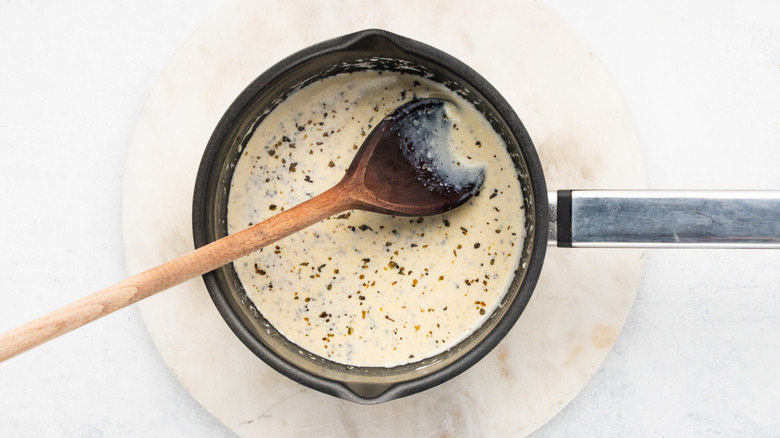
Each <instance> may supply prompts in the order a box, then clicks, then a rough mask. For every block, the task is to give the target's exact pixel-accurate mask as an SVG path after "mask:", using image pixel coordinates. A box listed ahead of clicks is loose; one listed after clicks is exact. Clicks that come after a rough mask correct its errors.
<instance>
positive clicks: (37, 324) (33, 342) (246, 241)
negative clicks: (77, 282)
mask: <svg viewBox="0 0 780 438" xmlns="http://www.w3.org/2000/svg"><path fill="white" fill-rule="evenodd" d="M352 205H353V203H352V201H351V198H350V196H349V195H348V193H347V192H346V191H345V190H343V189H342V187H341V185H337V186H335V187H333V188H332V189H330V190H328V191H326V192H324V193H322V194H321V195H319V196H316V197H314V198H312V199H310V200H308V201H306V202H304V203H302V204H300V205H297V206H295V207H293V208H291V209H289V210H287V211H284V212H282V213H280V214H278V215H276V216H274V217H272V218H270V219H268V220H266V221H263V222H261V223H259V224H256V225H253V226H252V227H249V228H247V229H245V230H243V231H241V232H238V233H235V234H232V235H230V236H227V237H224V238H222V239H219V240H217V241H215V242H212V243H210V244H208V245H205V246H203V247H201V248H198V249H196V250H194V251H192V252H190V253H188V254H185V255H183V256H181V257H179V258H176V259H174V260H171V261H169V262H167V263H164V264H162V265H160V266H157V267H154V268H151V269H149V270H148V271H144V272H142V273H140V274H138V275H135V276H133V277H130V278H127V279H125V280H123V281H120V282H119V283H116V284H114V285H113V286H109V287H107V288H105V289H102V290H100V291H98V292H95V293H93V294H92V295H89V296H87V297H84V298H82V299H80V300H78V301H76V302H74V303H72V304H69V305H67V306H65V307H62V308H60V309H58V310H55V311H53V312H51V313H49V314H47V315H44V316H42V317H40V318H38V319H35V320H33V321H30V322H28V323H26V324H24V325H22V326H19V327H17V328H15V329H13V330H10V331H8V332H6V333H3V334H2V335H0V362H2V361H4V360H6V359H10V358H12V357H14V356H16V355H17V354H20V353H22V352H24V351H27V350H29V349H31V348H33V347H36V346H38V345H40V344H43V343H44V342H47V341H50V340H52V339H54V338H56V337H58V336H60V335H63V334H65V333H67V332H69V331H71V330H73V329H75V328H78V327H81V326H82V325H85V324H87V323H89V322H92V321H94V320H96V319H98V318H101V317H103V316H105V315H108V314H109V313H112V312H114V311H116V310H119V309H121V308H123V307H125V306H128V305H130V304H133V303H136V302H138V301H140V300H142V299H144V298H147V297H149V296H151V295H154V294H155V293H157V292H160V291H163V290H165V289H168V288H170V287H173V286H176V285H177V284H180V283H183V282H185V281H187V280H190V279H192V278H195V277H197V276H199V275H203V274H205V273H206V272H209V271H212V270H214V269H216V268H218V267H220V266H222V265H225V264H227V263H230V262H232V261H233V260H236V259H238V258H240V257H243V256H245V255H248V254H250V253H252V252H254V251H257V250H258V249H260V248H262V247H264V246H266V245H268V244H270V243H273V242H275V241H277V240H279V239H282V238H284V237H286V236H288V235H290V234H293V233H295V232H296V231H299V230H302V229H303V228H306V227H308V226H309V225H312V224H314V223H316V222H319V221H321V220H322V219H324V218H326V217H329V216H332V215H334V214H336V213H340V212H342V211H344V210H347V209H350V208H351V207H352Z"/></svg>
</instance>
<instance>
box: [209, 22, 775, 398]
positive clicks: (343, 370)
mask: <svg viewBox="0 0 780 438" xmlns="http://www.w3.org/2000/svg"><path fill="white" fill-rule="evenodd" d="M366 69H372V70H390V71H397V72H407V73H413V74H418V75H424V76H427V77H429V78H431V79H433V80H434V81H436V82H439V83H441V84H444V85H445V86H447V87H449V88H450V89H452V90H453V91H456V92H458V93H459V94H460V95H462V96H464V97H465V98H466V99H468V100H469V101H470V102H471V103H472V104H473V105H474V106H475V107H476V108H477V109H478V110H479V111H481V112H482V113H483V114H484V115H485V116H486V118H487V120H488V121H489V122H490V123H491V124H492V126H493V128H494V130H495V131H496V132H497V133H499V134H500V135H501V137H502V138H503V139H504V141H505V143H506V145H507V148H508V149H509V152H510V155H511V156H512V159H513V160H514V165H515V167H516V170H517V174H518V178H519V180H520V185H521V187H522V190H523V207H524V208H523V209H522V210H520V208H519V206H518V211H523V212H524V214H525V215H526V217H525V226H526V236H527V237H526V239H525V242H524V245H523V248H522V254H521V260H520V262H519V264H518V266H517V268H516V270H515V273H514V280H513V282H512V283H511V286H510V288H509V290H508V292H507V293H506V295H505V297H504V298H503V301H502V303H501V305H499V306H498V308H497V310H496V311H495V312H494V314H493V315H491V317H490V318H489V319H488V320H487V322H486V323H485V324H484V325H482V326H481V327H480V328H479V329H478V330H476V331H475V332H474V333H472V334H471V335H470V336H469V337H468V338H466V339H465V340H463V341H462V342H460V343H459V344H457V345H455V346H454V347H452V348H450V349H449V350H447V351H445V352H443V353H440V354H438V355H436V356H434V357H431V358H428V359H424V360H420V361H417V362H413V363H409V364H406V365H403V366H397V367H393V368H380V367H350V366H345V365H342V364H339V363H335V362H332V361H329V360H327V359H325V358H323V357H320V356H317V355H315V354H313V353H308V352H303V351H301V349H300V348H299V347H297V346H296V345H294V344H292V343H291V342H289V341H288V340H287V339H285V338H284V337H283V336H281V335H280V334H279V333H278V332H277V331H276V329H274V327H273V326H272V325H271V324H269V323H268V321H266V320H265V319H264V318H263V314H262V309H258V308H257V307H255V305H254V304H253V303H252V302H251V300H250V299H249V298H248V297H247V295H246V292H245V291H244V290H243V288H242V286H241V283H240V282H239V280H238V278H237V275H236V273H235V271H234V270H233V267H232V264H230V265H226V266H224V267H222V268H220V269H217V270H215V271H212V272H210V273H208V274H206V275H204V276H203V278H204V280H205V283H206V286H207V288H208V290H209V293H210V294H211V297H212V299H213V301H214V303H215V305H216V307H217V309H218V310H219V312H220V313H221V315H222V317H223V318H224V319H225V321H226V322H227V324H228V325H229V326H230V328H231V329H232V330H233V331H234V332H235V334H236V336H238V338H239V339H240V340H241V341H242V342H243V343H244V344H245V345H246V346H247V347H248V348H249V349H250V350H251V351H252V352H254V353H255V354H256V355H257V356H258V357H260V358H261V359H262V360H263V361H265V362H266V363H267V364H268V365H270V366H271V367H273V368H274V369H276V370H277V371H279V372H280V373H282V374H284V375H286V376H287V377H289V378H291V379H293V380H295V381H297V382H300V383H302V384H304V385H306V386H308V387H311V388H314V389H316V390H318V391H321V392H323V393H327V394H330V395H333V396H336V397H340V398H342V399H345V400H349V401H352V402H356V403H361V404H376V403H382V402H386V401H389V400H393V399H396V398H399V397H404V396H407V395H410V394H414V393H417V392H420V391H423V390H426V389H428V388H431V387H433V386H435V385H438V384H440V383H442V382H444V381H446V380H448V379H451V378H453V377H455V376H456V375H458V374H460V373H462V372H463V371H465V370H466V369H468V368H469V367H470V366H472V365H474V364H475V363H476V362H477V361H479V360H480V359H481V358H482V357H484V356H485V355H486V354H487V353H488V352H490V351H491V350H492V349H493V348H494V347H495V346H496V345H497V344H498V342H499V341H501V339H502V338H503V337H504V336H505V335H506V334H507V332H508V331H509V330H510V328H511V327H512V326H513V325H514V323H515V321H517V319H518V317H519V316H520V314H521V313H522V312H523V310H524V308H525V307H526V305H527V303H528V301H529V299H530V297H531V294H532V293H533V290H534V287H535V285H536V282H537V280H538V278H539V274H540V272H541V269H542V263H543V261H544V256H545V251H546V247H547V244H548V230H552V231H553V233H551V236H552V237H553V238H555V239H557V241H558V245H559V246H578V245H580V244H581V245H584V246H588V245H590V244H593V243H595V244H597V246H618V245H619V244H621V243H627V244H629V245H631V246H665V245H666V244H672V245H681V244H682V245H685V244H686V243H696V242H702V241H707V242H709V243H712V244H714V245H720V246H729V245H731V244H733V243H734V242H737V243H739V242H743V240H740V239H742V237H744V238H746V239H748V243H747V244H744V245H742V246H752V243H750V242H758V244H759V245H761V244H762V243H769V244H770V246H771V245H774V246H778V245H780V225H778V221H776V220H775V218H777V217H779V216H780V207H779V206H780V201H778V199H777V198H780V196H778V195H777V193H773V194H772V195H771V196H766V195H765V194H756V193H753V194H751V195H749V196H746V198H748V199H747V201H744V202H742V203H741V204H740V203H739V202H737V203H736V204H735V203H734V200H733V199H731V198H732V196H730V195H728V194H727V195H724V194H722V193H715V194H709V195H708V196H704V197H701V196H696V195H691V194H684V195H682V196H680V194H679V193H676V194H663V193H661V194H659V193H647V192H634V193H629V192H614V193H612V194H606V195H605V194H603V193H599V192H578V191H562V192H559V193H558V196H557V200H556V197H555V196H553V199H554V200H556V202H553V203H550V202H549V201H548V192H547V187H546V185H545V179H544V175H543V173H542V167H541V164H540V162H539V157H538V154H537V152H536V150H535V148H534V145H533V143H532V142H531V138H530V137H529V135H528V133H527V132H526V129H525V128H524V127H523V124H522V123H521V122H520V119H519V118H518V117H517V115H516V114H515V112H514V111H513V109H512V108H511V107H510V106H509V105H508V104H507V102H506V101H505V100H504V98H502V97H501V95H499V93H498V92H497V91H496V90H495V89H494V88H493V87H492V86H491V85H490V84H489V83H488V82H487V81H486V80H485V79H484V78H482V77H481V76H480V75H479V74H477V73H476V72H475V71H474V70H472V69H471V68H469V67H468V66H466V65H465V64H463V63H462V62H460V61H458V60H457V59H455V58H453V57H452V56H449V55H447V54H446V53H443V52H441V51H440V50H437V49H435V48H433V47H430V46H427V45H425V44H422V43H420V42H417V41H413V40H410V39H408V38H404V37H401V36H398V35H395V34H392V33H389V32H385V31H381V30H367V31H362V32H358V33H354V34H351V35H346V36H343V37H340V38H336V39H333V40H329V41H326V42H323V43H320V44H317V45H314V46H312V47H309V48H306V49H304V50H302V51H300V52H298V53H295V54H293V55H291V56H289V57H288V58H286V59H284V60H282V61H281V62H279V63H278V64H276V65H274V66H273V67H271V68H270V69H269V70H268V71H266V72H264V73H263V74H261V75H260V76H259V77H258V78H257V79H256V80H254V81H253V82H252V83H251V84H250V85H249V86H248V87H247V88H246V89H245V90H244V91H243V92H242V93H241V94H240V95H239V96H238V97H237V98H236V100H235V101H234V102H233V104H232V105H231V106H230V107H229V109H228V110H227V112H226V113H225V115H224V116H223V117H222V119H221V120H220V122H219V123H218V125H217V127H216V129H215V130H214V133H213V135H212V137H211V139H210V140H209V143H208V145H207V147H206V151H205V153H204V155H203V158H202V161H201V164H200V169H199V171H198V175H197V180H196V183H195V193H194V202H193V233H194V239H195V244H196V246H198V247H200V246H203V245H205V244H207V243H209V242H212V241H214V240H217V239H219V238H221V237H223V236H225V235H227V224H226V222H227V220H226V210H227V200H228V192H229V188H230V181H231V178H232V172H233V169H234V164H235V163H236V162H237V161H238V158H239V156H240V151H241V150H242V149H243V144H242V142H245V141H247V140H246V139H247V138H248V137H249V136H248V135H246V134H248V133H249V132H251V129H252V127H253V126H255V125H256V124H257V123H258V122H259V121H260V120H262V118H263V117H264V114H267V110H269V109H271V108H273V107H274V106H275V105H277V104H278V103H279V102H280V101H282V100H283V99H284V98H285V97H286V96H287V95H289V94H290V93H292V92H293V91H294V90H295V89H298V88H300V87H301V86H302V85H306V84H308V83H312V82H314V81H317V80H320V79H323V78H325V77H329V76H332V75H337V74H340V73H346V72H353V71H360V70H366ZM680 206H682V207H683V208H682V210H683V213H679V214H678V213H675V211H677V210H675V208H677V207H680ZM551 207H552V208H551ZM672 207H674V208H672ZM746 208H747V209H751V213H748V214H747V215H744V214H742V215H737V220H735V221H733V223H732V224H731V225H729V227H728V228H727V229H719V228H717V227H715V226H713V224H714V223H716V222H718V220H719V218H720V216H718V215H721V213H722V212H723V211H726V212H727V213H728V212H729V211H732V210H740V211H743V210H744V209H746ZM678 210H679V208H678ZM551 211H552V213H551ZM648 211H653V212H655V213H656V215H655V216H653V215H649V214H648ZM556 212H557V213H556ZM702 212H707V214H702ZM675 215H678V216H675ZM746 217H758V218H759V219H758V220H757V221H753V222H751V221H750V220H746V219H745V218H746ZM658 218H662V220H660V221H659V220H658ZM670 219H671V220H670ZM681 223H682V224H683V225H682V226H680V224H681ZM734 223H736V224H737V225H739V226H741V227H742V228H741V230H737V231H735V230H734V228H735V226H734ZM550 224H553V226H550ZM669 224H671V225H669ZM762 226H763V227H765V228H764V229H761V227H762ZM766 227H768V228H766ZM757 229H760V232H759V234H761V236H759V237H758V238H757V237H756V230H757ZM713 230H714V231H713ZM740 233H742V235H744V236H742V237H740V236H741V235H740ZM724 236H725V237H724ZM762 236H763V237H762ZM766 236H770V237H766ZM648 237H650V238H649V239H648ZM761 239H764V240H761ZM642 242H645V243H647V242H649V243H648V244H644V245H638V243H642Z"/></svg>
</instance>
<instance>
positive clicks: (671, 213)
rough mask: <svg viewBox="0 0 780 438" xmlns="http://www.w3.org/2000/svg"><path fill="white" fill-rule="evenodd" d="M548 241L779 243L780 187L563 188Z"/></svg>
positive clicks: (556, 196) (553, 199)
mask: <svg viewBox="0 0 780 438" xmlns="http://www.w3.org/2000/svg"><path fill="white" fill-rule="evenodd" d="M550 218H551V219H550V239H549V242H548V243H549V244H552V245H557V246H559V247H577V248H580V247H583V248H605V247H612V248H615V247H617V248H780V191H770V190H766V191H682V190H559V191H558V192H557V193H555V192H551V193H550Z"/></svg>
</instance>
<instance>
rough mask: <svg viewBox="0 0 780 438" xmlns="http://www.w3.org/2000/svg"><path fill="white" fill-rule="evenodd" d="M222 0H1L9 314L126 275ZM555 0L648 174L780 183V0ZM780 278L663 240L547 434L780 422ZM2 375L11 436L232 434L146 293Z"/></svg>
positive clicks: (0, 130) (706, 183) (721, 182)
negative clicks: (138, 213)
mask: <svg viewBox="0 0 780 438" xmlns="http://www.w3.org/2000/svg"><path fill="white" fill-rule="evenodd" d="M220 3H221V2H218V1H200V2H192V1H187V2H184V1H178V0H177V1H166V2H133V3H132V4H128V5H124V6H115V5H109V4H105V3H104V2H96V1H83V2H81V3H79V4H58V3H46V4H44V3H43V2H40V4H36V2H26V3H22V2H5V3H2V4H0V57H1V58H2V65H3V67H1V68H0V144H2V145H3V146H2V149H0V150H2V151H3V152H4V156H3V158H2V160H0V187H4V190H1V191H0V205H3V206H4V209H3V211H4V212H5V214H3V215H2V218H1V219H0V230H2V231H0V244H2V246H3V248H4V250H5V251H4V252H3V255H2V259H0V262H2V265H3V266H5V269H4V270H3V277H4V278H5V279H6V285H5V287H4V288H2V291H0V331H5V330H7V329H10V328H13V327H15V326H17V325H19V324H21V323H23V322H26V321H27V320H30V319H32V318H34V317H36V316H39V315H40V314H42V313H44V312H46V311H49V310H53V309H54V308H56V307H59V306H61V305H64V304H67V303H69V302H71V301H73V300H75V299H77V298H79V297H81V296H84V295H86V294H87V293H89V292H92V291H94V290H97V289H99V288H101V287H103V286H106V285H108V284H111V283H113V282H115V281H118V280H120V279H122V278H124V276H125V275H126V272H125V267H124V260H123V252H122V242H121V238H120V221H119V218H120V192H121V185H122V172H123V166H124V159H125V152H126V149H127V145H128V143H129V141H130V137H131V135H132V131H133V128H134V126H135V122H136V119H137V117H138V115H139V113H140V111H141V108H142V107H143V104H144V102H145V100H146V97H147V96H148V94H149V93H150V91H151V89H152V87H153V86H154V84H155V81H156V79H157V77H158V76H159V75H160V73H161V72H162V70H163V69H164V68H165V65H166V63H167V62H168V60H169V59H170V58H171V57H172V56H173V54H174V53H175V52H176V50H177V48H178V47H179V46H180V45H181V44H182V42H183V41H184V40H185V39H186V38H187V37H188V36H189V35H190V34H191V33H192V32H193V31H194V30H195V29H196V28H197V26H198V25H199V24H200V23H201V22H202V21H203V20H204V19H206V18H207V17H208V16H209V15H210V14H211V13H213V11H215V10H216V9H217V8H218V7H219V6H220ZM547 3H548V4H549V5H550V6H552V7H553V8H554V9H555V10H556V11H558V13H560V14H561V15H562V16H563V17H564V18H565V19H566V20H567V21H569V22H570V23H571V25H572V26H573V27H574V28H575V29H576V30H577V31H578V32H579V33H580V34H581V35H582V36H583V38H584V39H585V40H586V41H587V42H588V43H589V44H590V45H591V46H592V48H593V51H594V54H595V55H596V56H598V57H599V58H600V59H601V61H602V62H603V63H604V65H605V66H606V68H607V69H608V70H609V71H610V72H611V74H612V75H613V76H614V79H615V82H616V83H617V86H618V87H619V88H620V90H621V91H622V93H623V96H624V99H625V101H626V103H627V105H628V107H629V110H630V111H631V113H632V115H633V118H634V123H635V125H636V128H637V131H638V133H639V137H640V143H641V145H642V150H643V153H644V158H645V162H646V165H647V173H648V177H649V185H650V187H652V188H725V189H740V188H750V189H780V173H778V171H777V168H778V164H780V106H778V105H777V102H778V98H780V22H778V20H777V18H778V17H780V4H778V3H775V2H766V1H760V0H754V1H750V2H744V3H740V4H738V5H737V4H734V2H729V1H718V2H712V1H686V2H675V1H667V0H664V1H660V2H652V3H648V2H620V3H615V2H608V1H602V0H598V1H591V2H577V1H572V0H551V1H548V2H547ZM448 4H449V3H448ZM507 47H510V45H509V44H507ZM508 53H509V55H510V56H511V50H508ZM149 214H154V212H151V211H150V212H149ZM778 289H780V251H760V250H749V251H748V250H741V251H740V250H730V251H726V250H718V251H699V250H677V251H661V250H658V251H649V252H648V253H647V255H646V262H645V271H644V276H643V280H642V283H641V286H640V289H639V292H638V296H637V300H636V302H635V305H634V308H633V310H632V312H631V314H630V315H629V319H628V321H627V323H626V325H625V328H624V330H623V332H622V333H621V335H620V337H619V338H618V341H617V344H616V346H615V348H614V350H613V351H612V352H611V353H610V354H609V356H608V357H607V359H606V361H605V362H604V364H603V366H602V367H601V369H600V370H599V371H598V372H597V373H596V375H595V376H594V377H593V379H592V380H591V382H590V383H589V384H588V385H587V386H586V387H585V389H584V390H583V392H582V393H581V394H580V395H579V396H578V397H577V398H575V400H574V401H573V402H572V403H571V404H570V405H569V406H567V407H566V408H565V409H564V410H563V412H561V414H559V415H558V416H557V417H555V418H554V419H553V420H551V421H550V422H549V423H548V424H547V425H545V426H543V427H542V428H541V429H540V430H539V431H537V433H536V435H537V436H572V435H577V436H604V435H612V436H625V435H630V436H667V435H671V436H686V435H688V436H691V435H697V436H699V435H716V434H726V435H742V436H771V435H773V434H776V433H778V431H779V430H780V417H778V415H777V411H778V409H780V380H778V379H777V371H776V370H777V369H778V368H779V367H780V347H779V346H778V344H777V338H778V337H780V294H778V292H780V290H778ZM0 388H2V390H1V391H0V394H2V395H0V411H2V412H3V413H4V415H2V416H0V435H2V436H192V437H197V436H204V437H206V436H208V437H213V436H233V435H232V433H231V432H230V431H229V430H227V429H226V428H225V427H224V426H222V425H221V424H220V423H219V422H218V421H217V420H215V419H214V418H213V417H211V415H210V414H208V413H207V412H206V411H205V410H204V409H203V408H201V407H200V405H199V404H198V403H197V402H196V401H195V400H193V399H192V397H191V396H190V395H189V394H188V393H187V392H186V391H185V390H184V389H183V388H182V386H181V385H180V384H179V382H178V381H177V380H176V379H175V378H174V377H173V376H172V375H171V373H170V372H169V371H168V370H167V369H166V366H165V364H164V363H163V362H162V360H161V359H160V358H159V356H158V354H157V352H156V350H155V349H154V347H153V346H152V344H151V341H150V339H149V337H148V335H147V333H146V331H145V328H144V326H143V324H142V322H141V319H140V317H139V315H138V312H137V310H136V309H135V308H129V309H124V310H121V311H119V312H117V313H115V314H113V315H110V316H108V317H106V318H104V319H102V320H101V321H98V322H96V323H93V324H92V325H90V326H87V327H84V328H81V329H78V330H77V331H74V332H73V333H70V334H68V335H66V336H64V337H62V338H60V339H58V340H55V341H53V342H51V343H49V344H46V345H44V346H41V347H39V348H37V349H35V350H32V351H30V352H27V353H25V354H23V355H21V356H19V357H17V358H14V359H12V360H9V361H8V362H5V363H2V364H0Z"/></svg>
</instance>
